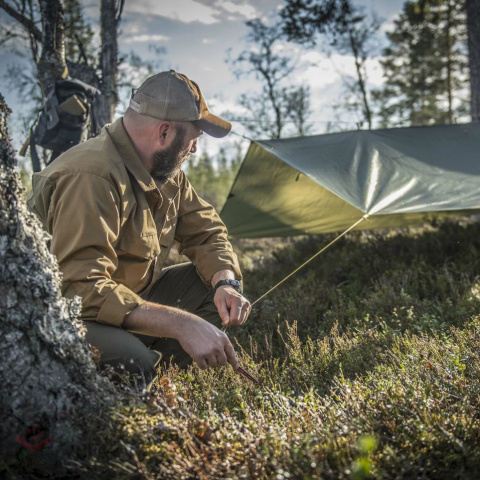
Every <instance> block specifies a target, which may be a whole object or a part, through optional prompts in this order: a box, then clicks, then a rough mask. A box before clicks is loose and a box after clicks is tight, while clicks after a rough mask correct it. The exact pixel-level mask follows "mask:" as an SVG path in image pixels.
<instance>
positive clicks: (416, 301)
mask: <svg viewBox="0 0 480 480" xmlns="http://www.w3.org/2000/svg"><path fill="white" fill-rule="evenodd" d="M331 238H333V237H332V236H330V235H327V236H318V237H308V238H301V239H287V240H283V241H273V240H265V241H241V242H240V241H239V242H236V244H235V247H236V249H237V251H238V253H239V256H240V259H241V262H242V264H243V269H244V273H245V292H246V295H247V296H248V297H249V298H251V299H252V300H254V299H256V298H258V297H259V296H260V295H261V294H262V293H264V292H265V291H266V290H268V288H269V287H271V286H272V285H274V284H275V283H276V282H277V281H279V280H280V279H281V278H283V277H284V276H285V275H286V274H288V273H289V272H290V271H292V270H293V269H294V268H296V267H297V266H298V265H299V264H300V263H301V262H303V261H304V260H305V259H307V258H308V257H309V256H311V255H312V254H314V253H315V252H316V251H318V250H319V249H320V248H321V247H322V246H323V245H324V244H326V243H328V241H329V240H331ZM230 330H231V331H230V332H229V334H230V335H231V337H232V338H233V339H234V341H235V344H236V345H237V351H238V353H239V355H240V357H241V362H242V365H243V366H244V367H245V369H246V370H248V371H249V372H250V373H252V374H253V375H254V376H255V377H257V378H258V379H259V380H260V381H261V385H259V386H255V385H254V384H253V383H251V382H249V381H248V380H247V379H245V378H244V377H242V376H241V375H239V374H238V373H236V372H233V371H232V370H231V369H230V368H224V369H219V370H212V371H200V370H198V369H197V368H195V367H192V368H191V369H190V370H189V371H188V372H180V371H178V370H177V369H175V368H170V369H169V370H167V371H163V372H161V379H160V380H159V382H158V383H157V384H156V385H155V387H154V389H153V392H152V394H151V396H150V397H149V398H148V399H146V401H141V400H139V399H138V398H135V397H130V398H129V397H128V395H127V396H126V397H125V398H126V400H125V405H124V407H123V408H122V409H121V410H120V411H116V412H115V415H116V418H118V423H117V426H116V427H115V428H113V427H109V428H110V430H109V429H108V428H105V432H104V434H103V436H102V439H101V442H102V444H103V445H104V446H105V448H106V452H107V453H105V452H104V453H103V454H102V457H101V458H100V457H99V458H96V459H91V460H90V461H89V463H88V464H84V465H79V467H78V468H79V472H80V471H83V472H84V473H85V475H86V476H88V475H90V476H92V474H93V473H94V472H95V475H97V476H98V477H100V476H101V475H105V478H118V479H121V478H125V479H127V478H128V479H130V478H145V479H156V478H172V479H174V478H175V479H180V478H185V479H186V478H199V479H207V478H275V479H282V478H298V479H300V478H311V479H313V478H322V479H337V478H339V479H347V478H348V479H363V478H385V479H411V478H424V479H427V478H428V479H454V478H455V479H475V478H478V477H479V472H480V408H479V407H480V359H479V349H480V223H477V222H476V221H474V220H471V219H464V220H462V221H457V222H446V223H441V224H430V225H428V226H425V227H422V228H418V229H406V230H397V231H386V232H373V233H372V232H367V233H358V232H357V233H352V234H349V235H348V236H347V237H345V238H344V239H343V240H341V241H340V242H338V243H337V244H336V245H335V246H333V247H332V248H331V249H329V250H328V251H326V252H325V253H324V254H323V255H322V256H320V257H318V259H317V260H315V261H314V262H312V264H310V265H309V266H308V267H306V268H305V269H304V270H303V271H301V272H300V273H299V274H298V275H297V276H295V277H293V278H292V279H291V280H289V281H288V283H286V284H284V285H283V286H281V287H280V288H279V289H277V290H276V291H275V292H273V293H272V294H271V295H270V296H269V297H267V298H266V299H265V300H263V301H261V302H259V303H258V304H257V305H256V306H255V308H254V309H253V311H252V314H251V318H250V320H249V322H248V324H247V325H246V326H244V327H238V328H232V329H230Z"/></svg>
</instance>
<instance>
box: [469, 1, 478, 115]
mask: <svg viewBox="0 0 480 480" xmlns="http://www.w3.org/2000/svg"><path fill="white" fill-rule="evenodd" d="M467 29H468V63H469V67H470V91H471V100H470V113H471V116H472V122H479V121H480V0H467Z"/></svg>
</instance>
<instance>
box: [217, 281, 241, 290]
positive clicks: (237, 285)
mask: <svg viewBox="0 0 480 480" xmlns="http://www.w3.org/2000/svg"><path fill="white" fill-rule="evenodd" d="M222 285H230V286H231V287H232V288H234V289H235V290H236V291H237V292H238V293H243V292H242V285H241V284H240V282H239V281H238V280H230V279H228V280H219V281H218V282H217V283H216V284H215V287H213V289H214V290H215V292H216V291H217V289H218V287H221V286H222Z"/></svg>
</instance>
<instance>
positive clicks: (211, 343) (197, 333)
mask: <svg viewBox="0 0 480 480" xmlns="http://www.w3.org/2000/svg"><path fill="white" fill-rule="evenodd" d="M177 338H178V340H179V342H180V345H182V348H183V349H184V350H185V351H186V352H187V353H188V354H189V355H190V356H191V357H192V358H193V360H195V362H197V364H198V366H199V367H200V368H201V369H202V370H204V369H205V368H208V367H210V368H214V367H219V366H225V365H227V363H229V364H230V365H231V366H232V367H233V369H234V370H236V369H237V368H238V360H237V356H236V355H235V351H234V349H233V347H232V344H231V343H230V340H229V339H228V336H227V335H226V334H225V333H223V332H222V331H221V330H219V329H218V328H217V327H215V326H213V325H212V324H210V323H208V322H207V321H205V320H203V319H201V318H200V317H193V318H192V317H191V318H190V319H189V321H188V325H187V330H186V331H184V332H183V334H181V335H178V337H177Z"/></svg>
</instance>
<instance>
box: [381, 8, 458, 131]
mask: <svg viewBox="0 0 480 480" xmlns="http://www.w3.org/2000/svg"><path fill="white" fill-rule="evenodd" d="M387 37H388V39H389V41H390V46H389V47H387V48H386V49H385V50H384V60H383V61H381V64H382V66H383V70H384V77H385V84H384V87H383V88H382V89H381V90H378V91H376V92H375V95H374V97H375V99H376V101H377V103H378V104H379V105H380V112H379V113H380V117H381V119H382V126H384V127H386V126H392V125H394V126H399V125H406V126H409V125H431V124H444V123H454V122H455V120H456V119H457V118H459V117H461V116H462V115H465V114H466V113H467V98H466V97H467V92H466V88H467V85H468V73H467V49H466V25H465V2H464V1H461V2H457V1H454V0H423V1H409V2H405V4H404V6H403V11H402V13H401V14H400V16H399V17H398V18H397V19H396V20H395V27H394V30H393V31H392V32H389V33H387Z"/></svg>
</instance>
